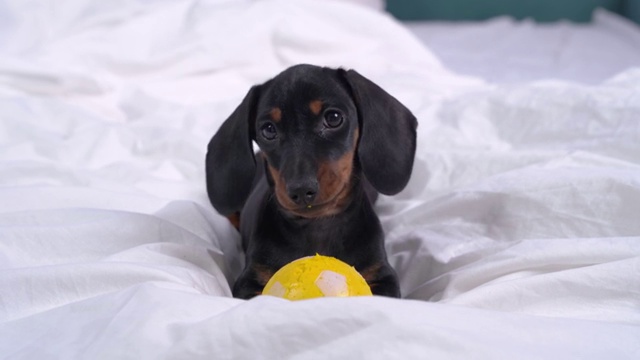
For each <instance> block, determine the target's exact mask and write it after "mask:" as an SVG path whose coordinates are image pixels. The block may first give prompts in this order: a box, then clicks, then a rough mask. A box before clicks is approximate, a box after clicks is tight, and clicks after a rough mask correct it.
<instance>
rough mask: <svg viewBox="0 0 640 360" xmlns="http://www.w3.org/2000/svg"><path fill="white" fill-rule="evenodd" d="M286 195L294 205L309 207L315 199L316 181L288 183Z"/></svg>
mask: <svg viewBox="0 0 640 360" xmlns="http://www.w3.org/2000/svg"><path fill="white" fill-rule="evenodd" d="M287 193H288V194H289V198H290V199H291V201H293V202H294V203H295V204H296V205H310V204H312V203H313V201H314V200H315V199H316V194H317V193H318V181H316V180H315V179H313V180H305V181H299V182H294V183H290V184H288V185H287Z"/></svg>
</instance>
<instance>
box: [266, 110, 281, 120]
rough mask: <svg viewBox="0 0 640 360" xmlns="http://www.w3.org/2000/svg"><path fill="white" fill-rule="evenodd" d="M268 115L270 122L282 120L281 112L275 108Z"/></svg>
mask: <svg viewBox="0 0 640 360" xmlns="http://www.w3.org/2000/svg"><path fill="white" fill-rule="evenodd" d="M269 115H271V120H273V121H275V122H280V120H282V110H280V109H279V108H277V107H276V108H273V109H271V111H270V112H269Z"/></svg>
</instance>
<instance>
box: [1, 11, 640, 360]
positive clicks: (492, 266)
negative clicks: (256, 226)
mask: <svg viewBox="0 0 640 360" xmlns="http://www.w3.org/2000/svg"><path fill="white" fill-rule="evenodd" d="M0 16H1V20H2V21H0V120H1V121H0V355H1V356H0V357H3V358H4V357H6V358H18V359H22V358H25V359H27V358H61V359H63V358H64V359H67V358H89V359H113V358H118V359H126V358H131V359H158V358H176V359H183V358H194V359H197V358H203V359H204V358H207V359H210V358H216V359H218V358H220V359H226V358H229V359H234V358H244V359H246V358H283V357H295V358H348V359H353V358H384V359H387V358H394V357H397V358H444V357H447V358H460V359H468V358H471V357H473V358H493V359H495V358H518V359H521V358H532V359H533V358H536V359H539V358H581V359H588V358H593V359H596V358H616V359H625V358H629V359H631V358H637V355H638V353H639V351H640V342H638V339H640V312H639V311H638V309H640V276H639V275H640V222H639V221H638V214H639V213H640V121H639V119H640V69H638V68H632V67H630V68H628V69H627V70H625V71H623V72H621V73H619V74H618V75H616V76H614V77H612V78H610V79H608V80H606V81H605V82H602V83H599V84H596V85H590V86H586V85H579V84H576V83H569V82H565V81H561V80H549V81H538V82H528V83H523V84H520V85H499V84H489V83H487V82H485V81H483V80H482V79H479V78H473V77H468V76H462V75H457V74H455V73H453V72H451V71H450V70H448V69H447V68H446V67H445V66H443V65H442V64H441V63H440V61H439V60H438V58H437V57H436V56H435V55H434V54H433V53H431V52H430V51H429V50H428V49H427V48H425V47H424V46H423V45H422V44H421V43H420V42H419V40H418V39H417V38H415V37H414V35H413V34H412V33H410V32H409V31H408V30H407V29H406V28H405V27H403V26H402V25H401V24H399V23H397V22H396V21H395V20H393V19H392V18H391V17H390V16H388V15H385V14H383V13H381V12H378V11H374V10H371V9H369V8H366V7H362V6H360V5H357V4H350V3H347V2H329V1H327V2H316V1H298V2H295V3H293V2H287V1H268V0H264V1H255V2H252V1H239V2H237V1H187V0H184V1H157V2H156V1H154V2H149V1H118V2H100V3H97V2H93V1H89V0H75V1H69V2H64V3H60V4H56V5H55V6H53V5H51V4H49V2H46V1H34V2H30V3H25V2H21V1H4V2H2V3H0ZM614 20H615V19H614ZM614 20H612V21H614ZM635 35H636V36H637V38H638V39H640V33H636V34H635ZM304 62H306V63H314V64H318V65H325V66H334V67H335V66H344V67H347V68H355V69H357V70H358V71H359V72H361V73H362V74H364V75H365V76H367V77H369V78H371V79H372V80H374V81H375V82H377V83H378V84H379V85H381V86H382V87H384V88H385V89H387V91H389V92H390V93H391V94H393V95H394V96H396V97H398V99H400V100H401V101H402V102H403V103H405V104H406V105H407V106H408V107H409V108H410V109H411V110H412V111H413V112H414V113H415V114H416V116H417V118H418V119H419V127H418V150H417V154H416V162H415V167H414V172H413V176H412V179H411V181H410V182H409V184H408V186H407V188H406V189H405V190H404V191H403V192H401V193H400V194H398V195H397V196H393V197H387V196H383V197H381V198H380V200H379V202H378V204H377V205H376V210H377V212H378V214H379V216H380V219H381V222H382V224H383V227H384V230H385V233H386V236H387V243H386V245H387V251H388V255H389V260H390V262H391V264H392V266H393V267H394V268H395V269H396V270H397V272H398V275H399V278H400V284H401V289H402V293H403V296H404V299H402V300H397V299H386V298H379V297H371V298H348V299H318V300H310V301H301V302H288V301H285V300H281V299H276V298H272V297H257V298H255V299H252V300H250V301H242V300H237V299H233V298H231V297H230V296H231V292H230V287H229V284H230V283H232V282H233V280H234V279H235V277H236V276H237V275H238V274H239V272H240V270H241V269H242V266H243V259H242V251H241V248H240V244H239V235H238V234H237V232H236V231H235V230H234V229H233V228H232V226H231V225H230V224H229V223H228V221H227V220H226V219H225V218H223V217H222V216H220V215H218V214H217V213H215V211H214V210H213V209H212V208H211V205H210V204H209V202H208V199H207V195H206V189H205V185H204V156H205V151H206V145H207V142H208V141H209V139H210V137H211V136H212V135H213V134H214V133H215V131H216V129H217V128H218V127H219V126H220V124H221V123H222V122H223V121H224V119H225V118H226V117H227V116H228V115H229V114H230V113H231V111H232V110H233V109H234V108H235V107H236V106H237V105H238V104H239V103H240V101H241V99H242V98H243V96H244V95H245V93H246V91H248V89H249V87H250V86H251V85H253V84H255V83H259V82H262V81H265V80H266V79H268V78H270V77H272V76H274V75H275V74H276V73H277V72H279V71H281V70H283V69H285V68H286V67H288V66H291V65H294V64H297V63H304Z"/></svg>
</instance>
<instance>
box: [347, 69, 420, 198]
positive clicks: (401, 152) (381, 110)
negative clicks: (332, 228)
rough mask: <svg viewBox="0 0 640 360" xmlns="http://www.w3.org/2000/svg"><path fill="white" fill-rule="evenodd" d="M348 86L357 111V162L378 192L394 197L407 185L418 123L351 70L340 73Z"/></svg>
mask: <svg viewBox="0 0 640 360" xmlns="http://www.w3.org/2000/svg"><path fill="white" fill-rule="evenodd" d="M339 72H341V73H342V75H343V77H344V78H345V79H346V81H347V83H348V84H349V86H350V87H351V93H352V96H353V98H354V102H355V104H356V107H357V110H358V121H359V123H360V142H359V144H358V159H359V160H360V165H361V166H362V171H363V172H364V175H365V176H366V178H367V179H368V180H369V182H370V183H371V185H373V187H374V188H375V189H376V190H378V191H379V192H380V193H382V194H385V195H394V194H397V193H399V192H400V191H401V190H402V189H404V187H405V186H406V185H407V182H409V178H410V177H411V170H412V169H413V159H414V157H415V152H416V128H417V126H418V122H417V120H416V117H415V116H413V114H412V113H411V111H409V109H407V108H406V107H405V106H404V105H402V104H401V103H400V102H399V101H398V100H396V98H394V97H393V96H391V95H389V93H387V92H386V91H384V90H383V89H382V88H380V87H379V86H378V85H376V84H374V83H373V82H372V81H371V80H369V79H367V78H365V77H364V76H362V75H360V74H358V73H357V72H356V71H354V70H348V71H345V70H339Z"/></svg>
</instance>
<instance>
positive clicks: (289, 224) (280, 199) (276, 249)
mask: <svg viewBox="0 0 640 360" xmlns="http://www.w3.org/2000/svg"><path fill="white" fill-rule="evenodd" d="M416 127H417V122H416V118H415V117H414V116H413V115H412V114H411V112H410V111H409V110H408V109H407V108H406V107H404V106H403V105H402V104H401V103H400V102H398V101H397V100H396V99H395V98H394V97H392V96H391V95H389V94H388V93H387V92H385V91H384V90H382V89H381V88H380V87H378V86H377V85H376V84H374V83H373V82H371V81H370V80H368V79H366V78H365V77H363V76H362V75H360V74H358V73H357V72H355V71H353V70H349V71H346V70H342V69H329V68H321V67H317V66H312V65H297V66H294V67H291V68H289V69H287V70H285V71H283V72H282V73H280V74H279V75H277V76H276V77H275V78H273V79H271V80H269V81H267V82H266V83H264V84H262V85H256V86H254V87H252V88H251V90H250V91H249V93H248V94H247V95H246V97H245V98H244V100H243V101H242V103H241V104H240V106H238V108H237V109H236V110H235V111H234V112H233V113H232V114H231V116H230V117H229V118H228V119H227V120H226V121H225V122H224V123H223V124H222V126H221V127H220V129H219V130H218V132H217V133H216V134H215V136H214V137H213V138H212V139H211V142H210V143H209V147H208V153H207V158H206V173H207V190H208V193H209V199H210V200H211V203H212V204H213V206H214V207H215V209H216V210H217V211H218V212H219V213H221V214H222V215H225V216H227V217H229V219H230V220H231V221H232V222H234V224H235V225H236V227H237V228H239V230H240V232H241V234H242V245H243V247H244V250H245V252H246V264H245V268H244V271H243V272H242V274H241V275H240V276H239V278H238V279H237V280H236V283H235V284H234V286H233V295H234V296H235V297H239V298H250V297H253V296H255V295H257V294H260V293H261V292H262V288H263V287H264V286H265V284H266V283H267V281H268V280H269V278H270V277H271V276H272V275H273V273H274V272H276V271H277V270H278V269H280V268H281V267H282V266H284V265H285V264H287V263H289V262H290V261H293V260H296V259H298V258H301V257H304V256H309V255H314V254H316V253H318V254H321V255H327V256H334V257H336V258H338V259H340V260H342V261H344V262H346V263H348V264H350V265H352V266H354V267H355V268H356V269H357V270H358V271H359V272H360V273H361V274H362V275H363V276H364V278H365V279H366V280H367V283H369V285H370V286H371V289H372V291H373V293H374V294H377V295H386V296H393V297H399V296H400V289H399V286H398V279H397V276H396V274H395V271H394V270H393V269H392V268H391V266H390V265H389V263H388V261H387V256H386V252H385V248H384V233H383V231H382V228H381V226H380V221H379V220H378V217H377V216H376V214H375V212H374V210H373V206H372V204H373V202H374V201H375V198H376V197H377V193H376V191H378V192H380V193H382V194H386V195H393V194H396V193H398V192H399V191H401V190H402V189H403V188H404V187H405V185H406V184H407V182H408V181H409V177H410V175H411V170H412V167H413V159H414V154H415V149H416ZM252 141H255V142H256V143H257V144H258V146H259V148H260V152H259V153H258V154H254V151H253V148H252Z"/></svg>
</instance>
